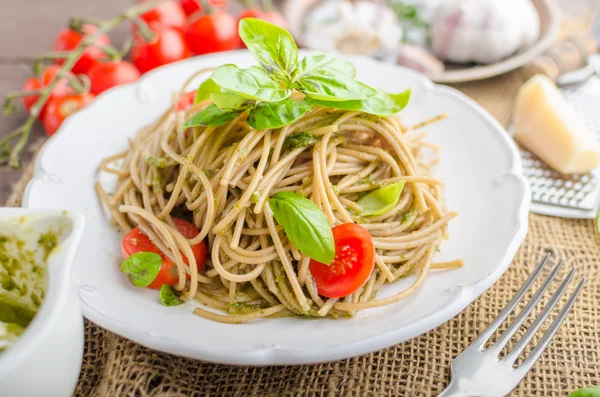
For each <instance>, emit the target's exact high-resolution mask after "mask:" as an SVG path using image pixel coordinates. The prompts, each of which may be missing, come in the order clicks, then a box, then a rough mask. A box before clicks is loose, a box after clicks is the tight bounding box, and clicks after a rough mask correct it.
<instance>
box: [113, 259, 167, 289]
mask: <svg viewBox="0 0 600 397" xmlns="http://www.w3.org/2000/svg"><path fill="white" fill-rule="evenodd" d="M161 265H162V257H161V256H160V255H158V254H156V253H154V252H138V253H136V254H133V255H131V256H130V257H129V258H127V259H125V260H124V261H123V264H122V265H121V271H122V272H123V273H125V274H126V275H127V277H128V278H129V281H130V282H131V284H133V285H135V286H136V287H147V286H149V285H150V284H151V283H152V282H153V281H154V279H155V278H156V276H158V272H159V271H160V267H161Z"/></svg>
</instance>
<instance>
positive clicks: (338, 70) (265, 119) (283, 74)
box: [184, 18, 410, 129]
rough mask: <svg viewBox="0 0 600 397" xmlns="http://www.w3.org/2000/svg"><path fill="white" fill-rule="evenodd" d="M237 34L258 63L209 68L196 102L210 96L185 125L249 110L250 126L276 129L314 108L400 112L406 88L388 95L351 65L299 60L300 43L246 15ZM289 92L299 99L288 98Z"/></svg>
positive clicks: (321, 57)
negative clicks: (365, 80)
mask: <svg viewBox="0 0 600 397" xmlns="http://www.w3.org/2000/svg"><path fill="white" fill-rule="evenodd" d="M239 34H240V37H241V38H242V40H243V41H244V43H245V44H246V46H247V47H248V50H249V51H250V53H251V54H252V56H253V57H254V59H256V61H257V62H258V64H259V66H252V67H249V68H245V69H240V68H238V67H237V66H235V65H223V66H220V67H218V68H217V69H215V70H214V71H213V73H212V74H211V76H210V78H209V79H208V80H206V81H205V82H204V83H202V85H201V86H200V88H199V89H198V92H197V94H196V99H195V102H196V103H197V102H200V101H202V100H205V99H208V98H211V99H212V100H213V103H214V105H215V106H208V107H207V108H206V109H204V110H202V111H201V112H199V113H198V114H196V115H194V116H192V118H190V119H189V120H187V121H186V123H185V124H184V127H186V128H188V127H194V126H201V125H202V126H219V125H223V124H226V123H228V122H229V121H231V120H233V119H234V118H236V117H237V116H239V115H240V114H242V113H243V112H245V111H248V112H249V113H248V123H249V124H250V125H251V126H252V127H253V128H258V129H264V128H270V129H273V128H280V127H283V126H285V125H288V124H291V123H293V122H294V121H296V120H297V119H298V118H300V117H302V116H303V115H304V114H305V113H306V112H308V111H309V110H310V109H311V107H312V106H324V107H329V108H336V109H344V110H354V111H362V112H365V113H369V114H374V115H378V116H384V117H386V116H391V115H394V114H396V113H398V112H399V111H400V110H402V109H403V108H404V107H405V106H406V104H407V103H408V100H409V98H410V90H406V91H404V92H401V93H399V94H388V93H385V92H382V91H380V90H377V89H375V88H373V87H370V86H368V85H366V84H364V83H361V82H360V81H358V80H356V69H355V68H354V65H352V63H350V62H348V61H346V60H342V59H337V58H335V57H333V56H332V55H328V54H318V53H317V54H311V55H308V56H307V57H305V58H304V59H302V60H301V61H299V60H298V47H297V46H296V43H295V42H294V39H293V38H292V36H291V35H290V34H289V33H288V32H287V31H286V30H284V29H282V28H280V27H278V26H275V25H273V24H270V23H268V22H264V21H261V20H258V19H253V18H244V19H242V20H241V21H240V24H239ZM292 90H297V91H300V92H302V93H303V94H305V96H306V98H305V99H303V100H293V99H289V98H290V96H291V94H292Z"/></svg>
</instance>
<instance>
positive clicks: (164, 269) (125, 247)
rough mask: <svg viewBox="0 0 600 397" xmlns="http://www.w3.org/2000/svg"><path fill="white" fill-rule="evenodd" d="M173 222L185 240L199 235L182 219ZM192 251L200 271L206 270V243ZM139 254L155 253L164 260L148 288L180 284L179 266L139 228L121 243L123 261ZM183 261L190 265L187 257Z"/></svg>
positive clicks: (126, 236)
mask: <svg viewBox="0 0 600 397" xmlns="http://www.w3.org/2000/svg"><path fill="white" fill-rule="evenodd" d="M173 222H174V223H175V226H177V230H179V233H181V234H182V235H183V237H185V238H188V239H191V238H194V237H196V236H197V235H198V233H199V232H198V229H196V227H195V226H194V225H192V224H191V223H189V222H186V221H184V220H182V219H177V218H173ZM192 251H193V252H194V258H196V265H197V266H198V271H200V270H202V269H203V268H204V264H205V263H206V245H205V244H204V241H201V242H199V243H198V244H196V245H194V246H192ZM137 252H154V253H157V254H159V255H160V256H161V257H162V259H163V261H162V266H161V267H160V272H159V273H158V276H156V278H155V279H154V281H153V282H152V283H151V284H150V285H149V286H148V288H154V289H159V288H160V287H162V286H163V285H164V284H167V285H175V284H177V283H178V282H179V274H178V272H177V265H176V264H175V263H174V262H173V261H172V260H170V259H169V258H168V257H167V256H166V255H165V254H164V253H163V252H162V251H161V250H159V249H158V248H157V247H156V245H154V243H153V242H152V240H150V237H148V236H147V235H145V234H144V233H143V232H142V230H141V229H140V228H139V226H138V227H135V228H133V229H132V230H131V231H130V232H129V233H127V234H126V235H125V237H124V238H123V242H122V243H121V253H122V255H123V259H127V258H129V256H131V255H133V254H135V253H137ZM182 255H183V253H182ZM183 259H184V261H185V263H186V264H189V262H188V259H187V257H186V256H185V255H183ZM188 277H189V276H188Z"/></svg>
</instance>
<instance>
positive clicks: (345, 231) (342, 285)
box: [309, 223, 375, 298]
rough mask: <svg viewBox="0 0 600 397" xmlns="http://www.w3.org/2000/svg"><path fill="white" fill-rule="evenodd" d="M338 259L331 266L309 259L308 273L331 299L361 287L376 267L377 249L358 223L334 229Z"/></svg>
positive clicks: (318, 288)
mask: <svg viewBox="0 0 600 397" xmlns="http://www.w3.org/2000/svg"><path fill="white" fill-rule="evenodd" d="M332 232H333V239H334V241H335V259H334V260H333V263H332V264H331V265H329V266H328V265H326V264H324V263H321V262H317V261H315V260H314V259H311V260H310V264H309V270H310V273H311V274H312V276H313V279H314V280H315V285H316V287H317V291H318V292H319V294H320V295H323V296H326V297H328V298H341V297H343V296H347V295H350V294H351V293H353V292H355V291H357V290H358V289H359V288H360V287H362V286H363V285H364V284H365V283H366V282H367V280H368V279H369V277H370V276H371V272H373V268H374V267H375V248H374V247H373V239H372V238H371V234H369V231H368V230H367V229H365V228H364V227H362V226H360V225H357V224H355V223H344V224H342V225H338V226H335V227H334V228H333V229H332Z"/></svg>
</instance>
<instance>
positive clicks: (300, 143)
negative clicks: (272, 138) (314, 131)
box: [283, 131, 319, 149]
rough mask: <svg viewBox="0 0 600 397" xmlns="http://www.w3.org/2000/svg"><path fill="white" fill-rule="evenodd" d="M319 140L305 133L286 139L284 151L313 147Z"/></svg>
mask: <svg viewBox="0 0 600 397" xmlns="http://www.w3.org/2000/svg"><path fill="white" fill-rule="evenodd" d="M318 140H319V138H318V137H315V136H313V135H311V134H309V133H308V132H306V131H303V132H300V133H298V134H293V135H290V136H288V137H286V138H285V140H284V141H283V147H284V149H299V148H303V147H305V146H312V145H314V144H315V143H317V141H318Z"/></svg>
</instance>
